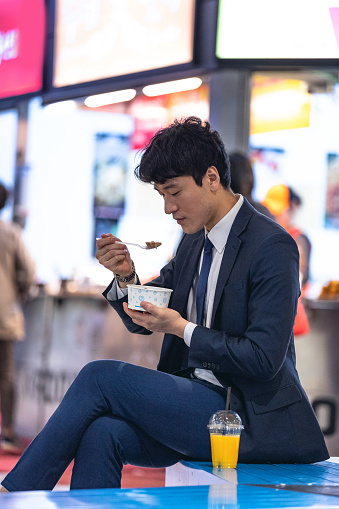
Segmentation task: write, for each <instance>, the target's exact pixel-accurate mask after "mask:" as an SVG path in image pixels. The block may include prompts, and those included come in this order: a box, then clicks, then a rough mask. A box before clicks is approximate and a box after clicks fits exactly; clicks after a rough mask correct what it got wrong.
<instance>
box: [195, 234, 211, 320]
mask: <svg viewBox="0 0 339 509" xmlns="http://www.w3.org/2000/svg"><path fill="white" fill-rule="evenodd" d="M212 249H213V244H212V242H211V241H210V239H209V238H208V236H206V238H205V245H204V256H203V259H202V265H201V270H200V274H199V279H198V284H197V296H196V304H197V324H198V325H202V324H203V319H204V303H205V295H206V288H207V281H208V274H209V272H210V268H211V263H212Z"/></svg>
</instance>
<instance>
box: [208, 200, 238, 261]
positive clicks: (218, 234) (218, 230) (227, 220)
mask: <svg viewBox="0 0 339 509" xmlns="http://www.w3.org/2000/svg"><path fill="white" fill-rule="evenodd" d="M236 196H238V197H239V199H238V201H237V203H236V204H235V205H234V206H233V207H232V208H231V210H230V211H229V212H227V214H226V215H225V216H224V217H223V218H222V219H220V221H219V222H218V223H217V224H216V225H215V226H213V228H212V230H211V231H210V232H207V230H206V228H205V236H206V235H207V233H208V238H209V239H210V241H211V242H212V243H213V246H214V247H215V249H216V250H217V251H218V252H219V253H221V252H222V251H223V250H224V248H225V245H226V242H227V239H228V235H229V233H230V231H231V228H232V225H233V222H234V220H235V218H236V216H237V214H238V212H239V210H240V208H241V206H242V204H243V203H244V197H243V196H242V195H241V194H236Z"/></svg>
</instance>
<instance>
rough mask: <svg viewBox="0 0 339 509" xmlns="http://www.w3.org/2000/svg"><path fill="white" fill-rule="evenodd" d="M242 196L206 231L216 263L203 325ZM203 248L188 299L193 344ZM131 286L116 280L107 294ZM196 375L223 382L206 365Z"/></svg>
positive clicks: (187, 332)
mask: <svg viewBox="0 0 339 509" xmlns="http://www.w3.org/2000/svg"><path fill="white" fill-rule="evenodd" d="M236 196H238V201H237V203H236V204H235V205H234V207H233V208H232V209H231V210H230V211H229V212H228V213H227V214H226V215H225V216H224V217H223V218H222V219H220V221H219V222H218V223H217V224H216V225H215V226H214V227H213V228H212V230H211V231H210V232H208V231H207V230H205V235H207V234H208V238H209V239H210V241H211V242H212V244H213V249H212V264H211V268H210V272H209V275H208V281H207V289H206V297H205V308H204V320H203V325H204V326H205V327H210V326H211V318H212V311H213V303H214V294H215V289H216V286H217V281H218V277H219V271H220V265H221V261H222V257H223V255H224V251H225V246H226V242H227V239H228V236H229V233H230V231H231V228H232V225H233V222H234V220H235V218H236V216H237V214H238V212H239V210H240V208H241V206H242V204H243V202H244V198H243V196H241V195H236ZM203 251H204V250H203V249H202V251H201V257H200V263H199V270H198V271H197V272H196V274H195V276H194V279H193V284H192V287H191V290H190V293H189V296H188V302H187V320H188V324H187V325H186V327H185V330H184V341H185V343H186V345H187V346H188V347H189V346H190V344H191V339H192V334H193V331H194V329H195V327H197V324H196V323H195V322H196V318H197V310H196V291H197V283H198V277H199V273H200V270H201V265H202V259H203ZM127 292H128V290H127V288H120V287H119V286H118V285H117V283H116V281H114V283H113V285H112V288H111V290H110V291H109V292H108V294H107V297H108V299H109V300H116V299H120V298H121V297H123V296H125V295H127ZM194 375H195V376H196V377H197V378H200V379H201V380H206V381H208V382H210V383H213V384H215V385H219V386H221V387H222V385H221V384H220V383H219V382H218V380H217V379H216V378H215V376H214V375H213V373H212V371H209V370H206V369H200V368H196V369H195V370H194Z"/></svg>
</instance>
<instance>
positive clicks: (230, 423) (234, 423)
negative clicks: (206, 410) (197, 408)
mask: <svg viewBox="0 0 339 509" xmlns="http://www.w3.org/2000/svg"><path fill="white" fill-rule="evenodd" d="M207 427H208V428H209V430H210V431H219V432H222V431H231V432H232V431H233V432H235V431H239V432H240V431H241V430H242V429H244V426H243V425H242V422H241V418H240V416H239V415H238V414H237V413H236V412H232V410H219V411H218V412H216V413H215V414H213V415H212V417H211V418H210V420H209V423H208V426H207Z"/></svg>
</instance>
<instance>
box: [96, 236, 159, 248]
mask: <svg viewBox="0 0 339 509" xmlns="http://www.w3.org/2000/svg"><path fill="white" fill-rule="evenodd" d="M96 240H100V238H97V239H96ZM115 244H124V245H126V246H137V247H140V249H156V248H157V247H159V246H161V242H153V241H152V242H146V246H141V245H140V244H134V242H121V241H120V240H116V241H115ZM152 244H157V245H152Z"/></svg>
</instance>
